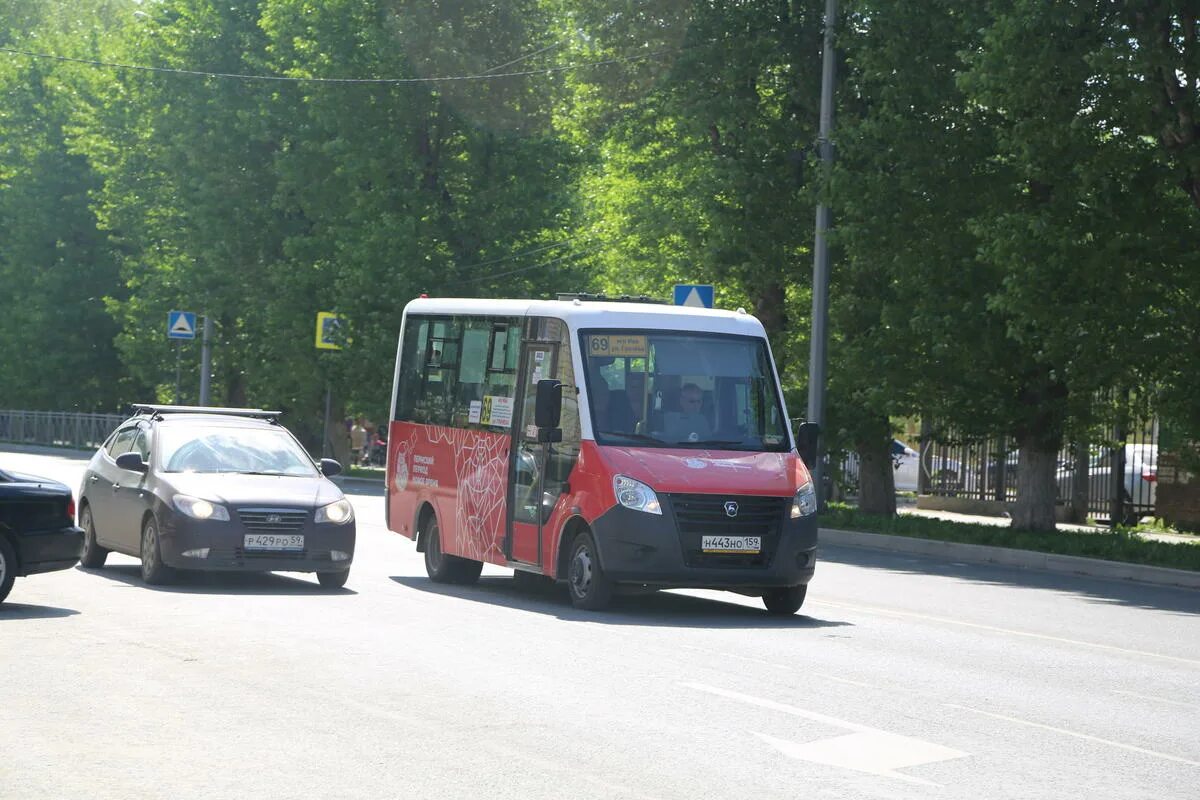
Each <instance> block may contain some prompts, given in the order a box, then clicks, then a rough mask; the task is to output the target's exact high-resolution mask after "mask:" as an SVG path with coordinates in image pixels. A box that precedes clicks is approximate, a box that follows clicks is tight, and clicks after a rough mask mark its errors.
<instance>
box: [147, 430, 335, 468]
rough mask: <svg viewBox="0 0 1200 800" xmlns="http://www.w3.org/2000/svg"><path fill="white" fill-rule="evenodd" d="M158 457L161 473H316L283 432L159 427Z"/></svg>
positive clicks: (304, 454) (308, 459) (310, 461)
mask: <svg viewBox="0 0 1200 800" xmlns="http://www.w3.org/2000/svg"><path fill="white" fill-rule="evenodd" d="M159 456H160V458H161V461H160V462H159V463H161V464H162V465H163V467H162V471H163V472H239V473H250V474H255V475H295V476H304V477H311V476H313V475H315V474H316V468H315V467H314V465H313V462H312V459H311V458H309V457H308V454H307V453H305V452H304V450H303V448H301V447H300V445H299V444H297V443H296V440H295V439H293V438H292V437H291V435H290V434H288V433H287V431H284V430H268V429H257V428H243V427H236V428H235V427H204V428H196V427H183V426H173V425H163V426H161V427H160V428H159Z"/></svg>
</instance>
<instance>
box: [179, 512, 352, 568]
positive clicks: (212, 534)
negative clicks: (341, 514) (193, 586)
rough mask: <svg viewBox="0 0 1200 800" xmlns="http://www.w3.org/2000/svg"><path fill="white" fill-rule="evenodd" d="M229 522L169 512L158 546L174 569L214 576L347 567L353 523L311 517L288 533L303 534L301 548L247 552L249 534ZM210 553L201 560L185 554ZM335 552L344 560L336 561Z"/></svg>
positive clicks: (235, 519) (235, 521) (233, 516)
mask: <svg viewBox="0 0 1200 800" xmlns="http://www.w3.org/2000/svg"><path fill="white" fill-rule="evenodd" d="M230 517H231V518H230V519H229V520H228V521H224V520H198V519H192V518H191V517H186V516H184V515H183V514H180V513H171V514H169V515H167V516H166V518H165V519H163V520H162V521H161V527H162V530H161V535H160V538H159V548H160V551H161V553H162V560H163V563H165V564H167V565H168V566H171V567H175V568H176V569H184V570H197V571H213V572H337V571H341V570H347V569H350V564H351V563H352V562H353V560H354V541H355V523H354V521H353V520H351V521H350V522H348V523H346V524H344V525H334V524H332V523H321V524H316V523H314V522H312V519H311V512H310V516H309V519H308V520H307V521H306V522H305V523H304V525H303V526H301V527H300V528H298V529H296V530H291V531H288V533H291V534H302V535H303V536H304V549H303V550H296V551H280V550H247V549H246V548H245V546H244V545H245V536H246V534H248V533H261V532H262V531H257V530H248V529H247V528H246V527H245V526H244V525H243V524H242V523H241V522H240V520H239V518H238V515H237V514H236V513H231V515H230ZM204 548H207V549H208V553H207V554H206V555H205V556H203V557H200V556H185V555H184V553H186V552H189V551H194V550H202V549H204ZM334 551H340V552H342V553H345V554H346V555H347V556H348V557H347V558H346V559H344V560H340V561H335V560H334V559H333V553H334Z"/></svg>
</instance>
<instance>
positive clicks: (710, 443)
mask: <svg viewBox="0 0 1200 800" xmlns="http://www.w3.org/2000/svg"><path fill="white" fill-rule="evenodd" d="M680 444H683V445H689V446H693V447H714V446H718V445H730V444H738V445H740V444H745V441H744V440H742V439H701V440H700V441H698V442H689V441H683V442H680Z"/></svg>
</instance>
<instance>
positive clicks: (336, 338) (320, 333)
mask: <svg viewBox="0 0 1200 800" xmlns="http://www.w3.org/2000/svg"><path fill="white" fill-rule="evenodd" d="M345 342H346V338H345V336H344V335H343V333H342V318H341V317H339V316H338V315H337V314H334V313H333V312H332V311H318V312H317V349H318V350H341V349H342V345H343V344H345Z"/></svg>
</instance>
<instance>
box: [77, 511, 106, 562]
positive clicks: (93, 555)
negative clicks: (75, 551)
mask: <svg viewBox="0 0 1200 800" xmlns="http://www.w3.org/2000/svg"><path fill="white" fill-rule="evenodd" d="M79 527H81V528H83V552H82V553H81V554H80V556H79V564H80V566H84V567H87V568H88V569H100V567H103V566H104V562H105V560H107V559H108V548H105V547H101V546H100V543H99V542H97V541H96V521H95V520H94V519H92V507H91V506H90V505H87V504H86V503H85V504H84V506H83V508H81V509H80V510H79Z"/></svg>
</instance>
